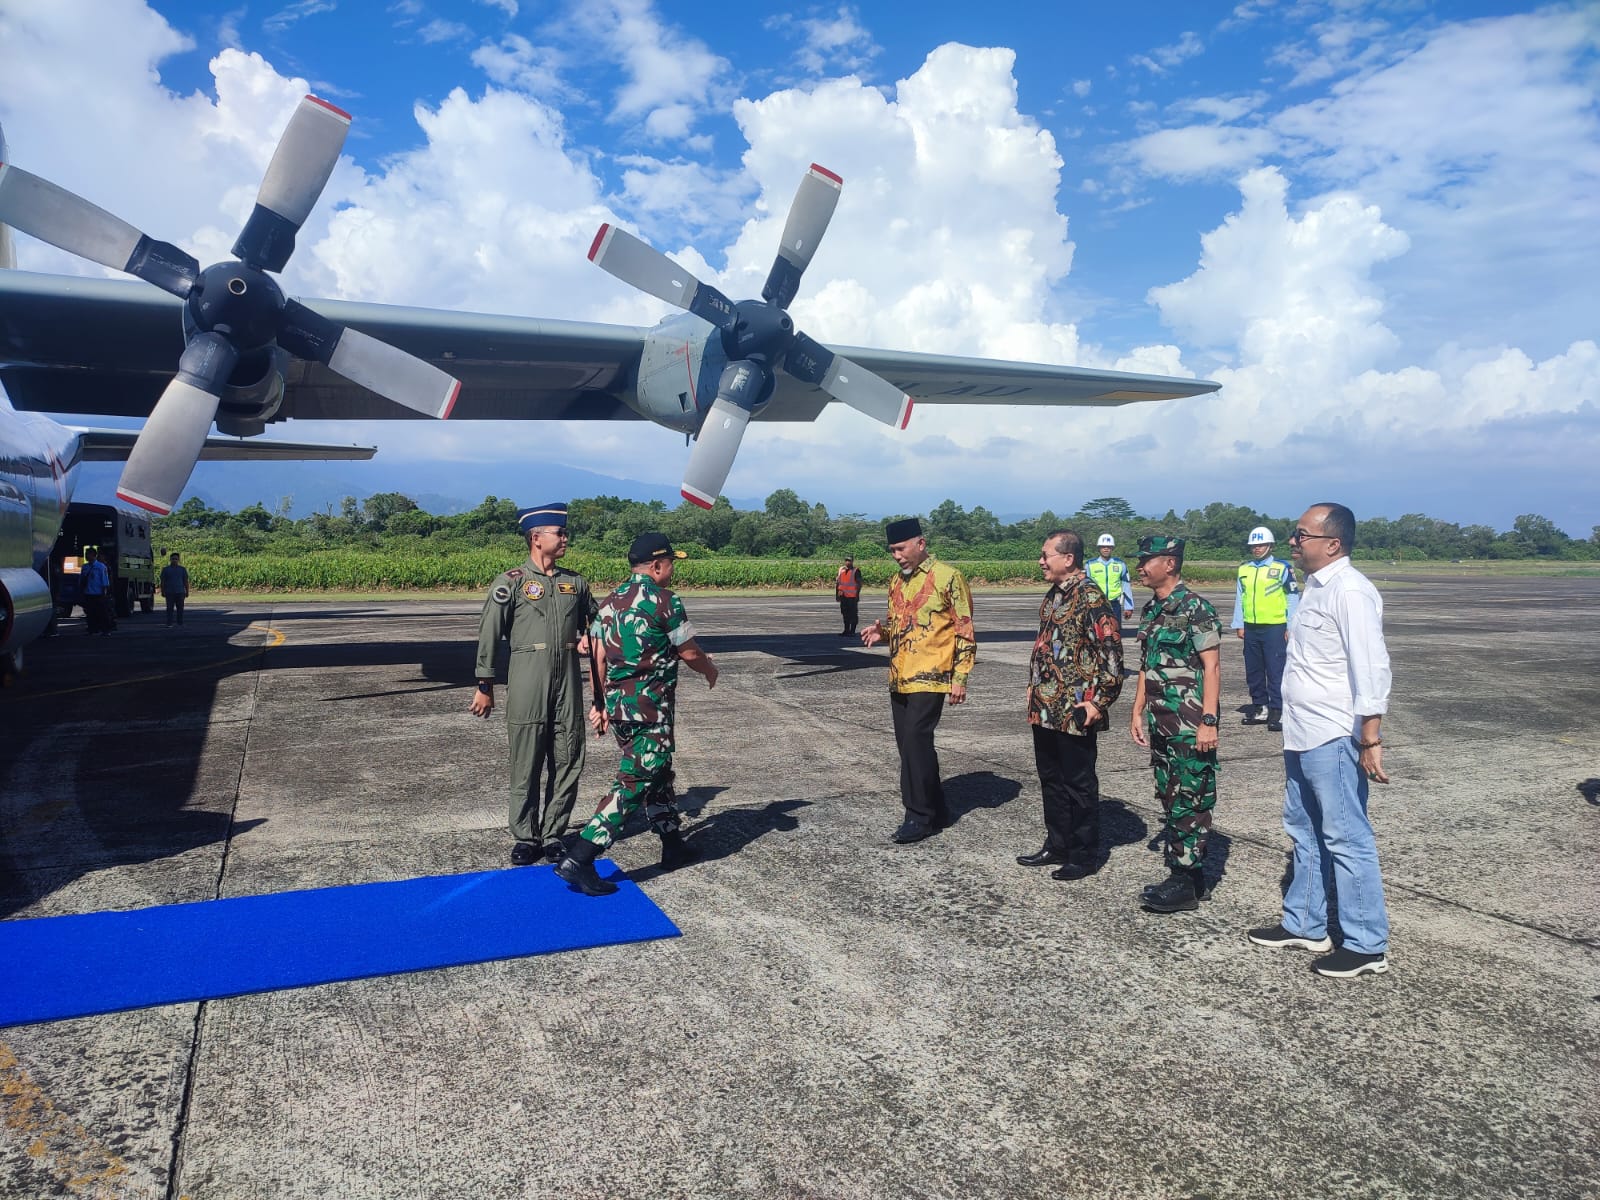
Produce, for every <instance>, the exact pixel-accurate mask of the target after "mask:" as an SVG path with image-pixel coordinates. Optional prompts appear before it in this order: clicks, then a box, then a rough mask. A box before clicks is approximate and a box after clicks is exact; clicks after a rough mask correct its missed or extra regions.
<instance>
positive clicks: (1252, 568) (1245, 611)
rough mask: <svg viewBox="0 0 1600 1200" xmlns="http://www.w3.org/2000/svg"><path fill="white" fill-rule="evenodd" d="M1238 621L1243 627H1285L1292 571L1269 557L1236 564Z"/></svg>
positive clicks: (1280, 560) (1290, 593)
mask: <svg viewBox="0 0 1600 1200" xmlns="http://www.w3.org/2000/svg"><path fill="white" fill-rule="evenodd" d="M1238 579H1239V588H1238V591H1237V592H1236V593H1235V595H1234V598H1235V600H1236V601H1237V602H1238V617H1237V619H1238V620H1241V621H1243V622H1244V623H1245V624H1246V625H1287V624H1288V623H1289V601H1290V597H1291V596H1292V594H1293V592H1294V568H1293V567H1292V566H1290V565H1289V564H1288V563H1286V562H1284V561H1283V559H1281V558H1273V557H1272V556H1271V555H1270V554H1269V555H1268V556H1267V557H1266V558H1263V559H1260V560H1257V559H1253V558H1252V559H1251V560H1250V561H1249V562H1246V563H1240V564H1239V576H1238Z"/></svg>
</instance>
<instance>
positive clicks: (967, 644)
mask: <svg viewBox="0 0 1600 1200" xmlns="http://www.w3.org/2000/svg"><path fill="white" fill-rule="evenodd" d="M883 624H884V628H885V629H886V630H887V631H888V633H889V690H890V691H891V692H948V691H949V690H950V686H951V684H959V685H960V686H962V687H966V686H967V676H968V675H969V674H970V673H971V671H972V667H973V664H974V663H976V662H977V660H978V645H977V641H976V639H975V637H974V634H973V632H972V591H971V590H970V589H969V588H968V587H967V581H966V579H965V578H964V577H963V576H962V574H961V572H960V571H958V570H956V569H955V568H954V567H952V566H948V565H946V564H945V563H942V562H940V561H939V560H938V559H936V558H934V557H933V556H932V555H931V554H930V555H929V556H928V557H927V558H925V559H923V560H922V562H921V563H920V564H918V566H917V568H916V570H914V571H912V572H911V574H910V575H902V574H900V573H899V572H896V573H895V576H894V578H893V579H891V580H890V581H889V612H888V616H887V618H886V619H885V621H884V623H883Z"/></svg>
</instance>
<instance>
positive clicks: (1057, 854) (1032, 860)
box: [1017, 842, 1067, 867]
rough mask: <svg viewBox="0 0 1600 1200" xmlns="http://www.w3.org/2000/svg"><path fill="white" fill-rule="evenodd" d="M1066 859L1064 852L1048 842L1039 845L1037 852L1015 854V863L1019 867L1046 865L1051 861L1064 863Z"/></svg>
mask: <svg viewBox="0 0 1600 1200" xmlns="http://www.w3.org/2000/svg"><path fill="white" fill-rule="evenodd" d="M1066 861H1067V855H1066V852H1065V851H1062V850H1057V849H1056V848H1055V847H1054V846H1052V845H1051V844H1050V843H1049V842H1046V843H1045V844H1044V845H1043V846H1040V847H1039V851H1038V853H1037V854H1019V855H1017V865H1018V866H1021V867H1048V866H1050V865H1051V864H1053V863H1064V862H1066Z"/></svg>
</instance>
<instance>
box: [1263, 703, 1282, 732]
mask: <svg viewBox="0 0 1600 1200" xmlns="http://www.w3.org/2000/svg"><path fill="white" fill-rule="evenodd" d="M1267 732H1268V733H1282V732H1283V709H1281V708H1269V709H1267Z"/></svg>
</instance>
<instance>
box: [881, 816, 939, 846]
mask: <svg viewBox="0 0 1600 1200" xmlns="http://www.w3.org/2000/svg"><path fill="white" fill-rule="evenodd" d="M932 836H933V830H932V829H930V828H929V827H928V826H926V825H924V824H923V823H922V822H921V821H913V820H911V818H909V817H907V818H906V819H905V820H904V821H903V822H901V824H900V828H899V829H896V830H895V831H894V832H893V833H892V834H890V835H889V840H890V841H891V842H894V843H896V844H898V845H901V846H909V845H910V844H911V843H912V842H920V841H922V839H923V838H930V837H932Z"/></svg>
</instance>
